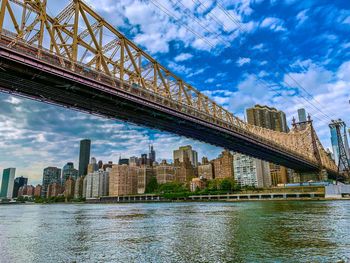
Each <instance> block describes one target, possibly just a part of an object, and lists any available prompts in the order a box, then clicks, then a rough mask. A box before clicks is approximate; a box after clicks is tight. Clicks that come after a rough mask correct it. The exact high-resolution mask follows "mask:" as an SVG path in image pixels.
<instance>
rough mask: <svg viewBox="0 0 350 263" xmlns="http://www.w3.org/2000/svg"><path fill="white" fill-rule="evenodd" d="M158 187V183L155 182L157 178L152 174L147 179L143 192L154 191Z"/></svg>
mask: <svg viewBox="0 0 350 263" xmlns="http://www.w3.org/2000/svg"><path fill="white" fill-rule="evenodd" d="M158 188H159V185H158V182H157V178H156V177H154V176H153V177H152V178H151V180H150V181H149V183H148V184H147V185H146V190H145V193H147V194H150V193H155V192H157V190H158Z"/></svg>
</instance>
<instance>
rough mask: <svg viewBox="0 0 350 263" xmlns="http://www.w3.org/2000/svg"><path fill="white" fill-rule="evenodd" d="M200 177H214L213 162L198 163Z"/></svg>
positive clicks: (210, 178) (208, 178)
mask: <svg viewBox="0 0 350 263" xmlns="http://www.w3.org/2000/svg"><path fill="white" fill-rule="evenodd" d="M198 177H200V178H204V179H207V180H212V179H214V169H213V164H212V163H203V161H202V164H200V165H198Z"/></svg>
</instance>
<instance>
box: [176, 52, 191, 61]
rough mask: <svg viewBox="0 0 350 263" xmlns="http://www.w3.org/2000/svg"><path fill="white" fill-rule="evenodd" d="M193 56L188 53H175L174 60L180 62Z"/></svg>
mask: <svg viewBox="0 0 350 263" xmlns="http://www.w3.org/2000/svg"><path fill="white" fill-rule="evenodd" d="M192 57H193V55H192V54H190V53H181V54H180V55H177V56H176V57H175V58H174V60H175V61H176V62H181V61H185V60H189V59H191V58H192Z"/></svg>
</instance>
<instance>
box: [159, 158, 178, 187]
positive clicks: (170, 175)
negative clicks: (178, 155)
mask: <svg viewBox="0 0 350 263" xmlns="http://www.w3.org/2000/svg"><path fill="white" fill-rule="evenodd" d="M155 172H156V177H157V182H158V184H165V183H170V182H174V181H175V168H174V166H173V165H172V164H168V163H167V161H166V160H163V161H162V162H161V163H160V164H159V165H157V166H156V167H155Z"/></svg>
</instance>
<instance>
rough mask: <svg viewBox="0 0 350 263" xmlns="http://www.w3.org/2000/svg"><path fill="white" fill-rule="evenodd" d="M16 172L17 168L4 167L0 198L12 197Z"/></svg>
mask: <svg viewBox="0 0 350 263" xmlns="http://www.w3.org/2000/svg"><path fill="white" fill-rule="evenodd" d="M15 174H16V168H7V169H4V171H3V173H2V181H1V191H0V198H7V199H11V198H12V196H13V184H14V179H15Z"/></svg>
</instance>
